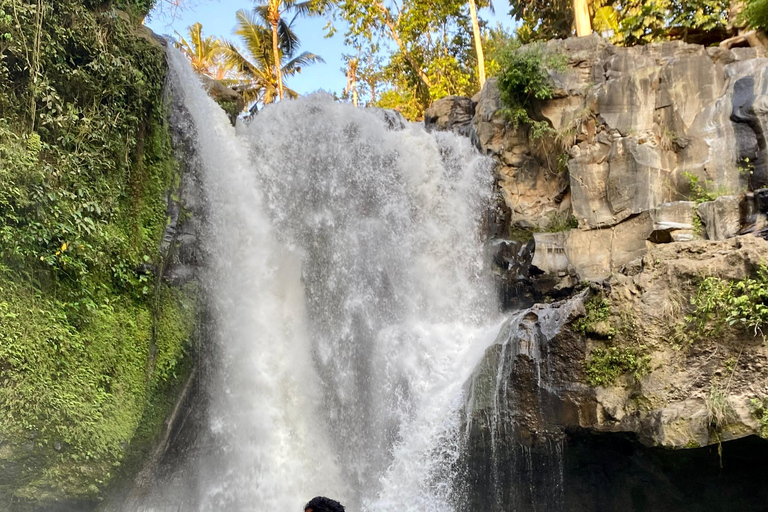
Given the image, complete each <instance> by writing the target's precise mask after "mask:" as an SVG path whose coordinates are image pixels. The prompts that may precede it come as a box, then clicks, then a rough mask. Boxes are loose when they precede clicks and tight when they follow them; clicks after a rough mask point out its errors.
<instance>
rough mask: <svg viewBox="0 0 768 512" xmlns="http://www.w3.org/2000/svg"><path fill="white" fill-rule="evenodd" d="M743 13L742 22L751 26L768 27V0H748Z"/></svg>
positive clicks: (762, 28)
mask: <svg viewBox="0 0 768 512" xmlns="http://www.w3.org/2000/svg"><path fill="white" fill-rule="evenodd" d="M745 3H746V7H745V8H744V11H742V13H741V20H740V21H741V22H742V23H746V24H747V25H748V26H749V27H750V28H755V29H760V30H766V29H768V0H747V2H745Z"/></svg>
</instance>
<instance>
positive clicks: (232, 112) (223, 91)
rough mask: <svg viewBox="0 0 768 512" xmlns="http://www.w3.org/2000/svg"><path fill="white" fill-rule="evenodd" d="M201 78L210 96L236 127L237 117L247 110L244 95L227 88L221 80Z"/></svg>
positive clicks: (207, 77) (201, 76) (203, 76)
mask: <svg viewBox="0 0 768 512" xmlns="http://www.w3.org/2000/svg"><path fill="white" fill-rule="evenodd" d="M199 77H200V82H201V83H202V84H203V87H204V88H205V90H206V92H207V93H208V95H209V96H210V97H211V98H213V100H214V101H215V102H216V103H218V104H219V106H220V107H221V108H222V109H223V110H224V112H226V113H227V115H228V116H229V121H230V122H231V123H232V126H234V125H235V123H236V122H237V116H238V115H240V112H242V111H243V109H245V100H243V95H242V94H240V93H239V92H237V91H235V90H234V89H231V88H229V87H227V86H226V85H224V84H223V83H222V82H220V81H219V80H214V79H213V78H211V77H209V76H205V75H199Z"/></svg>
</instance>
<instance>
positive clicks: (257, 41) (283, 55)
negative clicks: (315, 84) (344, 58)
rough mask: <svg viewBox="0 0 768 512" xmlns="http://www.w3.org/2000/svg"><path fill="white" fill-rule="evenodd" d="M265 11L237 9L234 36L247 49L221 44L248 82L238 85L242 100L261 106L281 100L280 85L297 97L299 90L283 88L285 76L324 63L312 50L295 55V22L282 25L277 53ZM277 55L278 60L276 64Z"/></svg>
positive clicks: (290, 95)
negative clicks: (237, 37) (242, 49)
mask: <svg viewBox="0 0 768 512" xmlns="http://www.w3.org/2000/svg"><path fill="white" fill-rule="evenodd" d="M266 14H267V13H266V12H265V10H264V9H258V8H257V9H254V10H253V11H251V12H247V11H244V10H240V11H238V12H237V27H236V28H235V35H237V36H239V37H240V40H241V41H242V42H243V44H244V45H245V52H241V51H240V50H239V49H238V48H237V46H236V45H234V44H233V43H231V42H228V41H227V42H224V43H223V46H222V53H223V55H224V58H225V61H226V62H227V64H228V65H230V66H232V68H233V69H235V70H236V71H237V72H238V73H240V74H241V75H242V76H244V77H245V81H244V82H243V83H241V84H240V85H239V86H237V87H236V88H237V89H238V90H240V92H241V93H242V94H243V99H244V100H245V101H246V102H247V103H260V104H262V105H266V104H269V103H273V102H274V101H275V100H277V99H281V93H280V88H281V87H283V93H284V94H285V95H287V96H288V97H289V98H296V97H297V96H298V93H297V92H296V91H294V90H292V89H288V88H286V87H284V85H283V82H282V77H284V76H293V75H295V74H296V73H299V72H301V68H302V67H304V66H308V65H311V64H314V63H316V62H325V61H323V59H322V57H320V56H319V55H315V54H314V53H310V52H302V53H300V54H298V55H295V54H296V52H297V51H298V49H299V47H300V44H301V43H300V41H299V38H298V37H297V36H296V34H295V33H294V32H293V29H292V23H293V22H291V23H284V24H281V25H280V27H281V30H280V31H279V32H278V41H277V48H278V51H277V52H275V51H274V50H275V41H274V37H273V36H274V33H273V32H272V30H271V22H270V21H269V20H267V19H266V18H265V16H266ZM243 53H245V55H244V54H243ZM275 57H277V58H278V59H279V60H278V61H277V63H276V62H275V60H274V59H275Z"/></svg>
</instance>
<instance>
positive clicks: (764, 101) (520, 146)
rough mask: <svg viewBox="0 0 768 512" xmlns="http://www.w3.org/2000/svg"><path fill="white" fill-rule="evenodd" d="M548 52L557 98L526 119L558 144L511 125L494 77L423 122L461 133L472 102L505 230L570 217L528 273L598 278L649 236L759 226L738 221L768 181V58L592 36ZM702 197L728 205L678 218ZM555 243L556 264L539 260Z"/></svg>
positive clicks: (550, 226)
mask: <svg viewBox="0 0 768 512" xmlns="http://www.w3.org/2000/svg"><path fill="white" fill-rule="evenodd" d="M546 48H547V51H549V52H553V53H559V54H562V55H565V56H566V57H567V60H568V64H567V68H566V69H565V70H564V71H550V72H549V75H550V80H551V82H552V85H553V86H554V90H555V97H554V98H553V99H551V100H547V101H542V102H540V103H539V104H538V105H536V106H535V108H534V111H533V112H531V113H530V115H531V117H532V118H534V119H537V120H545V121H547V122H548V123H549V124H550V126H551V127H552V128H553V130H554V131H555V132H556V133H557V135H556V136H554V137H545V138H544V139H542V140H533V139H532V138H531V136H530V134H529V131H528V128H527V127H526V126H521V127H520V128H518V129H514V128H513V127H512V126H510V124H509V123H508V122H507V121H506V119H505V118H504V115H503V113H502V111H501V108H502V105H501V102H500V94H499V90H498V87H497V84H496V82H495V80H494V79H490V80H488V82H487V83H486V85H485V87H484V88H483V90H482V91H481V92H480V93H479V94H478V95H476V96H475V97H474V98H473V99H472V100H471V102H470V100H468V99H467V98H456V97H451V98H444V99H443V100H439V101H438V102H435V105H434V106H433V107H432V109H431V110H430V111H428V114H429V115H428V116H427V117H428V120H427V125H428V126H429V127H434V128H437V129H453V130H456V131H459V132H463V131H465V130H466V123H467V121H466V118H467V116H468V115H469V112H471V111H472V109H473V108H472V107H474V117H473V119H472V128H473V133H472V134H471V136H472V137H473V138H474V140H475V141H476V144H477V145H478V147H479V148H480V150H481V151H483V152H484V153H486V154H489V155H492V156H493V157H494V158H495V159H496V161H497V164H498V165H497V168H496V173H497V179H498V185H499V190H500V196H501V198H502V199H503V203H504V204H503V205H502V209H503V210H504V211H505V214H506V222H507V224H508V226H510V228H511V229H508V230H507V231H508V233H510V232H512V233H514V232H515V230H516V229H518V228H523V229H527V230H531V231H553V230H555V229H557V226H558V222H557V219H559V218H563V217H566V216H569V215H571V214H572V215H573V216H574V217H575V220H576V222H577V223H578V230H573V231H572V232H571V233H569V234H568V235H566V236H564V237H559V238H558V237H554V238H553V237H544V236H536V241H537V250H539V249H540V250H541V251H543V252H546V253H547V254H548V256H547V257H546V258H543V259H542V256H537V257H534V262H533V265H535V266H537V268H538V269H539V270H541V271H543V272H545V273H547V274H548V275H550V276H553V277H554V276H558V275H560V277H563V273H565V274H567V275H568V276H569V279H571V280H577V281H578V280H584V279H586V280H600V279H604V278H606V277H608V276H609V275H610V273H611V272H614V271H616V270H619V269H621V267H622V266H623V265H625V264H626V263H628V262H629V261H631V260H632V259H635V258H637V257H639V256H642V255H643V254H645V253H646V252H647V250H648V248H649V247H651V246H650V245H648V246H647V247H646V240H649V241H651V242H653V243H667V242H671V241H683V240H691V239H693V238H695V237H698V238H702V237H706V238H710V239H713V240H722V239H725V238H728V237H732V236H735V235H737V234H739V233H740V232H747V231H750V229H751V231H757V230H759V228H757V227H756V225H755V223H754V222H753V221H752V220H749V219H748V218H747V217H748V211H749V209H750V205H748V204H746V202H748V201H752V209H753V210H754V201H753V200H752V199H749V198H747V197H745V196H744V195H743V194H744V193H745V192H747V193H749V192H751V191H755V190H758V189H760V188H761V187H765V186H766V185H767V184H768V167H767V162H766V155H765V149H764V148H766V147H768V132H767V131H766V130H765V127H766V123H768V107H766V106H768V59H765V58H760V57H759V56H760V55H761V53H760V52H758V50H757V49H753V48H734V49H725V48H719V47H716V48H715V47H713V48H705V47H703V46H700V45H692V44H685V43H683V42H680V41H674V42H665V43H658V44H651V45H647V46H638V47H633V48H620V47H614V46H612V45H611V44H609V43H608V42H606V41H605V40H603V39H601V38H600V37H598V36H597V35H593V36H589V37H582V38H572V39H567V40H561V41H550V42H548V43H547V45H546ZM702 191H704V192H706V193H707V194H708V195H709V196H712V197H716V196H733V197H732V198H731V199H727V198H718V199H716V201H714V204H707V203H705V204H704V205H702V206H700V207H699V208H698V210H697V213H696V216H697V217H699V219H696V220H695V219H694V211H693V210H694V208H693V206H694V205H691V208H690V211H686V212H684V211H683V210H685V209H686V208H687V206H686V205H687V204H690V203H686V201H688V200H689V199H696V197H694V196H696V195H697V194H700V193H702ZM669 203H674V204H675V206H666V205H669ZM648 215H650V219H651V220H650V221H649V220H648ZM670 216H672V217H670ZM649 226H650V228H649ZM701 228H703V229H701ZM555 238H557V242H555ZM540 242H541V243H543V244H544V245H542V246H539V245H538V243H540ZM553 243H554V245H553ZM596 244H599V245H600V246H601V247H599V248H598V247H597V245H596ZM555 246H557V247H558V248H557V251H559V252H558V254H561V255H562V254H565V259H563V258H562V257H560V258H559V260H558V261H559V263H557V264H555V265H552V264H551V263H552V262H549V263H543V261H544V260H546V259H551V255H552V254H553V252H552V251H553V249H552V248H553V247H555ZM605 247H610V254H607V252H608V251H606V250H604V248H605ZM566 260H567V261H566ZM538 264H542V266H538ZM550 271H552V272H555V274H549V273H550Z"/></svg>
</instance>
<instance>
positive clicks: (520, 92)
mask: <svg viewBox="0 0 768 512" xmlns="http://www.w3.org/2000/svg"><path fill="white" fill-rule="evenodd" d="M499 65H500V70H499V75H498V84H499V91H500V93H501V101H502V103H503V105H504V109H503V113H504V115H505V116H506V117H507V118H508V119H509V120H510V122H511V123H512V125H513V126H514V127H517V126H520V125H529V126H530V127H531V137H532V138H533V139H541V138H542V137H544V136H546V135H550V136H553V135H554V130H553V129H552V127H551V126H550V125H549V123H548V122H546V121H535V120H533V119H531V117H530V115H529V112H530V111H531V109H532V107H533V103H534V102H535V101H537V100H548V99H551V98H552V97H553V96H554V90H553V88H552V84H551V82H550V80H549V74H548V72H547V70H548V69H555V70H563V69H564V68H565V57H564V56H563V55H556V54H552V53H549V52H548V51H546V49H545V48H544V47H543V46H542V45H537V44H534V45H529V46H525V47H521V46H517V45H515V44H511V45H509V47H508V48H507V49H506V50H505V51H503V52H502V53H501V56H500V58H499Z"/></svg>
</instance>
